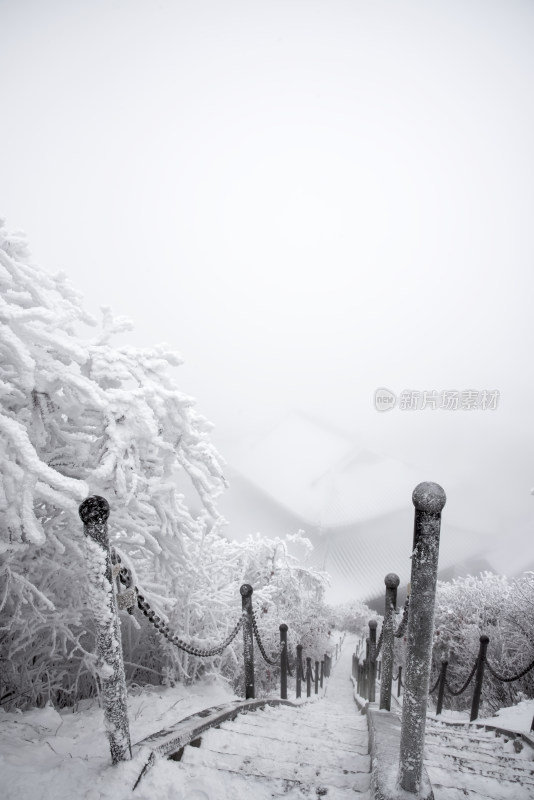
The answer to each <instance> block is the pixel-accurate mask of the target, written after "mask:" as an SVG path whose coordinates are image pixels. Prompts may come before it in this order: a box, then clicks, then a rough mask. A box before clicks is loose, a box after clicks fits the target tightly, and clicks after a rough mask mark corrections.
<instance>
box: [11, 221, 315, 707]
mask: <svg viewBox="0 0 534 800" xmlns="http://www.w3.org/2000/svg"><path fill="white" fill-rule="evenodd" d="M129 328H130V323H129V322H128V320H126V319H125V318H115V317H113V316H112V314H111V312H110V311H109V310H108V309H104V310H103V319H102V322H101V324H98V323H97V322H96V320H94V319H93V318H92V317H91V316H90V315H89V314H87V313H86V312H85V311H84V309H83V307H82V304H81V301H80V297H79V296H78V294H77V293H76V292H75V291H74V289H73V288H72V287H71V285H70V283H69V282H68V280H67V279H66V278H65V276H63V275H60V274H57V275H51V274H49V273H47V272H45V271H44V270H43V269H41V268H40V267H38V266H36V265H35V264H33V263H32V260H31V258H30V256H29V253H28V250H27V245H26V241H25V239H24V237H23V236H20V235H13V234H9V233H8V232H7V231H6V228H5V226H4V225H3V224H2V223H1V222H0V330H1V334H0V348H1V353H0V355H1V367H0V370H1V371H0V392H1V413H0V431H1V437H0V464H1V475H2V484H1V489H0V537H1V539H0V550H1V566H0V611H1V627H0V676H1V677H0V702H2V703H3V704H4V707H6V708H12V707H14V706H18V707H21V708H24V707H29V706H32V705H43V704H45V703H46V702H47V701H51V702H52V703H54V705H56V706H59V707H62V706H65V705H72V704H76V703H77V702H78V701H80V700H81V699H83V698H86V697H91V696H93V695H94V694H95V693H97V692H98V686H97V680H96V671H97V665H96V664H95V657H94V650H95V646H94V631H93V618H92V610H91V608H90V607H89V605H88V598H87V576H86V564H87V552H86V543H85V542H84V536H83V527H82V523H81V521H80V519H79V516H78V506H79V503H80V502H81V501H82V500H83V499H84V498H85V497H87V496H88V495H91V494H99V495H102V496H103V497H105V498H106V499H107V500H108V502H109V503H110V506H111V516H110V521H109V526H110V536H111V540H112V544H113V545H114V547H115V548H116V550H117V552H118V553H119V555H120V557H121V559H122V561H123V562H124V563H125V564H126V565H127V566H128V567H129V568H130V569H131V570H132V572H133V573H134V575H135V582H136V584H137V586H138V587H139V588H140V590H141V591H142V593H143V595H144V596H145V598H146V599H147V600H148V601H149V602H150V603H151V605H152V606H153V608H154V609H155V610H156V612H157V613H158V614H159V615H160V616H162V617H163V618H164V619H166V620H168V621H169V623H170V625H171V627H172V628H173V629H174V630H175V631H176V632H177V633H178V635H179V636H181V637H182V638H184V639H186V640H189V641H192V642H194V643H195V645H197V646H200V647H202V646H203V645H207V644H210V645H213V644H216V643H217V642H219V641H221V640H222V639H224V638H225V636H226V635H227V633H228V632H229V631H230V630H231V629H232V628H233V626H234V625H235V623H236V621H237V619H238V617H239V615H240V613H241V597H240V594H239V586H240V585H241V584H242V583H244V582H247V583H250V584H252V586H253V587H254V597H253V601H254V606H255V608H256V610H257V613H258V624H259V627H260V631H261V632H262V634H263V638H264V641H265V644H266V646H267V647H268V648H269V647H272V648H274V649H277V647H278V645H277V642H278V636H279V633H278V626H279V624H280V623H281V622H286V623H287V624H288V625H289V642H290V646H291V647H294V646H295V644H296V643H297V642H298V641H300V642H302V644H303V645H304V646H305V647H306V648H314V651H316V653H317V654H319V653H321V652H324V648H325V647H326V643H327V639H328V630H327V618H326V616H325V613H326V610H325V606H324V602H323V593H324V585H325V577H324V576H323V575H321V574H320V573H318V572H316V571H314V570H313V569H311V568H308V567H307V566H306V565H305V555H306V552H307V550H308V549H309V547H310V545H309V542H308V541H307V540H306V539H305V538H304V537H303V536H301V535H300V534H299V533H295V534H293V535H288V536H287V537H286V538H277V539H274V540H269V539H264V538H260V537H252V536H251V537H249V538H248V539H247V540H246V541H245V542H243V543H236V542H233V541H228V540H227V539H226V538H225V537H224V536H223V533H222V531H223V525H224V520H222V518H221V517H220V515H219V513H218V511H217V505H216V498H217V496H218V495H219V493H220V492H221V491H223V489H224V487H225V478H224V473H223V461H222V458H221V457H220V455H219V454H218V453H217V452H216V450H215V449H214V447H213V445H212V444H211V442H210V438H209V430H210V426H209V424H208V423H207V422H206V420H205V419H204V418H203V417H202V416H201V415H200V414H199V413H198V412H197V411H196V409H195V404H194V400H193V399H192V398H191V397H189V396H188V395H186V394H184V393H183V392H181V391H179V390H178V388H177V387H176V385H175V383H174V380H173V377H172V376H171V373H170V367H171V366H177V365H179V364H180V363H181V359H180V357H179V356H178V355H177V354H176V353H174V352H172V351H171V350H169V349H168V348H166V347H164V346H158V347H155V348H152V349H139V348H135V347H130V346H116V345H114V344H113V340H114V337H116V335H117V334H119V333H121V332H124V331H126V330H128V329H129ZM186 495H187V499H186ZM290 547H291V550H292V552H293V553H295V552H299V553H300V554H301V555H302V556H303V558H304V561H303V560H299V559H297V558H296V557H295V556H294V555H291V554H290V552H289V548H290ZM121 619H122V626H121V627H122V638H123V645H124V660H125V664H126V673H127V679H128V682H129V684H130V685H132V683H136V684H141V685H142V684H146V683H153V684H159V683H161V682H163V683H166V684H173V683H174V682H177V681H183V682H191V681H193V680H195V679H197V678H198V677H200V676H202V675H203V676H210V675H213V676H214V677H217V678H221V679H225V680H227V681H228V682H229V683H230V684H231V685H234V686H235V687H236V688H238V687H239V686H240V685H242V675H241V670H242V666H241V665H242V658H241V652H240V648H241V646H242V645H241V641H242V637H241V636H238V638H237V639H236V640H235V641H234V644H233V645H232V646H231V647H229V648H227V649H226V650H225V652H224V653H223V654H222V655H220V656H216V657H213V658H210V659H205V660H203V659H199V658H193V657H191V656H188V655H187V654H185V653H183V652H182V651H179V650H177V649H176V648H174V647H172V646H170V645H167V644H165V642H164V641H162V640H161V639H160V637H159V636H158V634H157V633H155V632H154V631H153V629H151V627H150V626H149V625H148V624H147V622H146V620H145V619H144V618H143V617H141V616H140V614H139V612H136V613H135V615H134V616H130V615H129V614H127V613H126V612H124V613H121ZM272 677H273V676H272V675H271V674H270V672H269V671H267V670H265V669H263V668H261V665H259V664H258V681H257V682H258V688H259V689H260V691H261V688H262V687H264V688H269V684H270V681H271V680H272Z"/></svg>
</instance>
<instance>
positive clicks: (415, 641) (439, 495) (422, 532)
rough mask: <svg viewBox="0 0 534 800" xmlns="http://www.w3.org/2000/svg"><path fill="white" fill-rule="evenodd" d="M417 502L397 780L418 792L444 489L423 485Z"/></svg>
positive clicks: (417, 491) (414, 497)
mask: <svg viewBox="0 0 534 800" xmlns="http://www.w3.org/2000/svg"><path fill="white" fill-rule="evenodd" d="M412 500H413V504H414V506H415V524H414V540H413V553H412V570H411V586H412V592H411V598H410V614H409V617H408V630H407V640H408V641H407V646H406V669H405V673H406V674H405V678H404V701H403V707H402V728H401V744H400V765H399V784H400V787H401V788H402V789H404V790H405V791H407V792H412V793H413V794H416V793H418V792H419V788H420V785H421V773H422V768H423V748H424V741H425V724H426V708H427V703H428V688H429V680H430V669H431V661H432V635H433V632H434V605H435V598H436V580H437V574H438V556H439V533H440V525H441V510H442V508H443V506H444V505H445V500H446V497H445V492H444V491H443V489H442V488H441V486H439V485H438V484H437V483H420V484H419V485H418V486H416V487H415V489H414V492H413V495H412Z"/></svg>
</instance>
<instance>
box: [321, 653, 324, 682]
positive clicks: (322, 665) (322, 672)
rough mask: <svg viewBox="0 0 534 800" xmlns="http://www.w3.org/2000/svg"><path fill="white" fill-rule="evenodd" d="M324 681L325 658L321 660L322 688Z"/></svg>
mask: <svg viewBox="0 0 534 800" xmlns="http://www.w3.org/2000/svg"><path fill="white" fill-rule="evenodd" d="M323 681H324V660H323V661H321V689H322V688H323Z"/></svg>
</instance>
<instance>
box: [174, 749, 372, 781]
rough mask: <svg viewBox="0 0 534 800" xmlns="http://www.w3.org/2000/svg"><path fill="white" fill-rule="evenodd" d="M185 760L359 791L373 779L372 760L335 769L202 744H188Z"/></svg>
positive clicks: (261, 775)
mask: <svg viewBox="0 0 534 800" xmlns="http://www.w3.org/2000/svg"><path fill="white" fill-rule="evenodd" d="M356 758H358V757H356ZM359 758H362V757H361V756H360V757H359ZM182 763H183V765H184V766H189V765H192V764H194V765H195V766H196V767H202V768H204V767H215V768H216V769H219V770H226V771H228V772H234V773H237V774H241V775H249V776H253V777H261V778H276V779H279V780H289V781H295V782H297V783H300V784H305V785H308V786H310V785H314V786H320V785H326V786H328V787H334V788H342V789H352V791H357V792H367V791H368V790H369V786H370V778H371V776H370V763H369V759H367V762H366V764H362V765H361V766H362V769H361V771H349V770H336V769H331V768H329V767H324V766H322V765H315V764H308V763H306V762H305V761H301V760H296V761H293V762H292V763H290V762H285V761H280V760H274V759H272V758H268V757H261V756H254V755H244V754H240V755H235V754H233V753H219V752H217V751H214V750H211V749H209V747H205V746H201V747H186V748H185V750H184V754H183V757H182Z"/></svg>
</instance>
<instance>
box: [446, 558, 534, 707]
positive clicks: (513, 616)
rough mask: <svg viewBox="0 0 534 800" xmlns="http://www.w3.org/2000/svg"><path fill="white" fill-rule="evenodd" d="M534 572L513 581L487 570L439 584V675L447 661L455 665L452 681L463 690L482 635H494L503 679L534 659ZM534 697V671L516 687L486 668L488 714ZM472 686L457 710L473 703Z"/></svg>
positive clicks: (491, 649) (493, 655)
mask: <svg viewBox="0 0 534 800" xmlns="http://www.w3.org/2000/svg"><path fill="white" fill-rule="evenodd" d="M533 608H534V573H524V574H523V575H522V576H520V577H518V578H514V579H513V580H508V579H507V578H506V577H504V576H502V575H495V574H493V573H490V572H486V573H484V574H482V575H480V576H477V577H474V576H472V575H468V576H467V577H465V578H458V579H456V580H453V581H451V582H450V583H444V582H439V583H438V588H437V595H436V616H435V625H434V653H433V659H434V672H435V674H436V675H437V673H438V671H439V666H440V660H441V658H442V657H444V658H447V659H448V661H449V667H448V680H449V683H450V684H451V686H453V687H454V688H460V687H461V685H462V684H463V682H464V679H466V678H467V676H468V674H469V670H470V669H471V667H472V665H473V664H474V662H475V660H476V657H477V654H478V650H479V641H480V636H481V635H482V634H485V635H487V636H488V637H489V640H490V641H489V646H488V652H487V657H488V659H489V660H490V662H491V664H492V665H493V666H494V668H495V669H496V670H497V671H498V673H499V674H500V675H503V676H512V675H517V674H518V673H519V672H520V671H521V670H522V669H523V668H524V667H525V666H527V665H528V664H529V663H530V662H531V661H532V660H533V659H534V625H533V623H532V619H533V616H532V610H533ZM520 692H523V693H524V694H526V695H527V696H530V697H532V696H534V670H532V671H531V672H530V673H528V674H527V675H526V676H525V677H524V678H522V679H521V680H519V681H516V682H513V683H501V682H500V681H497V680H496V679H495V678H494V677H493V676H492V675H491V673H490V672H489V670H487V669H486V671H485V677H484V687H483V691H482V702H483V705H485V707H486V710H487V711H492V710H493V711H494V710H495V709H497V708H500V707H501V706H503V705H510V704H511V703H513V702H516V701H517V699H518V697H519V693H520ZM471 696H472V688H469V689H468V690H466V692H465V694H462V695H461V696H460V697H459V698H458V699H451V700H449V701H447V702H450V703H451V705H452V706H453V707H455V708H465V707H468V706H469V705H470V703H471Z"/></svg>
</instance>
